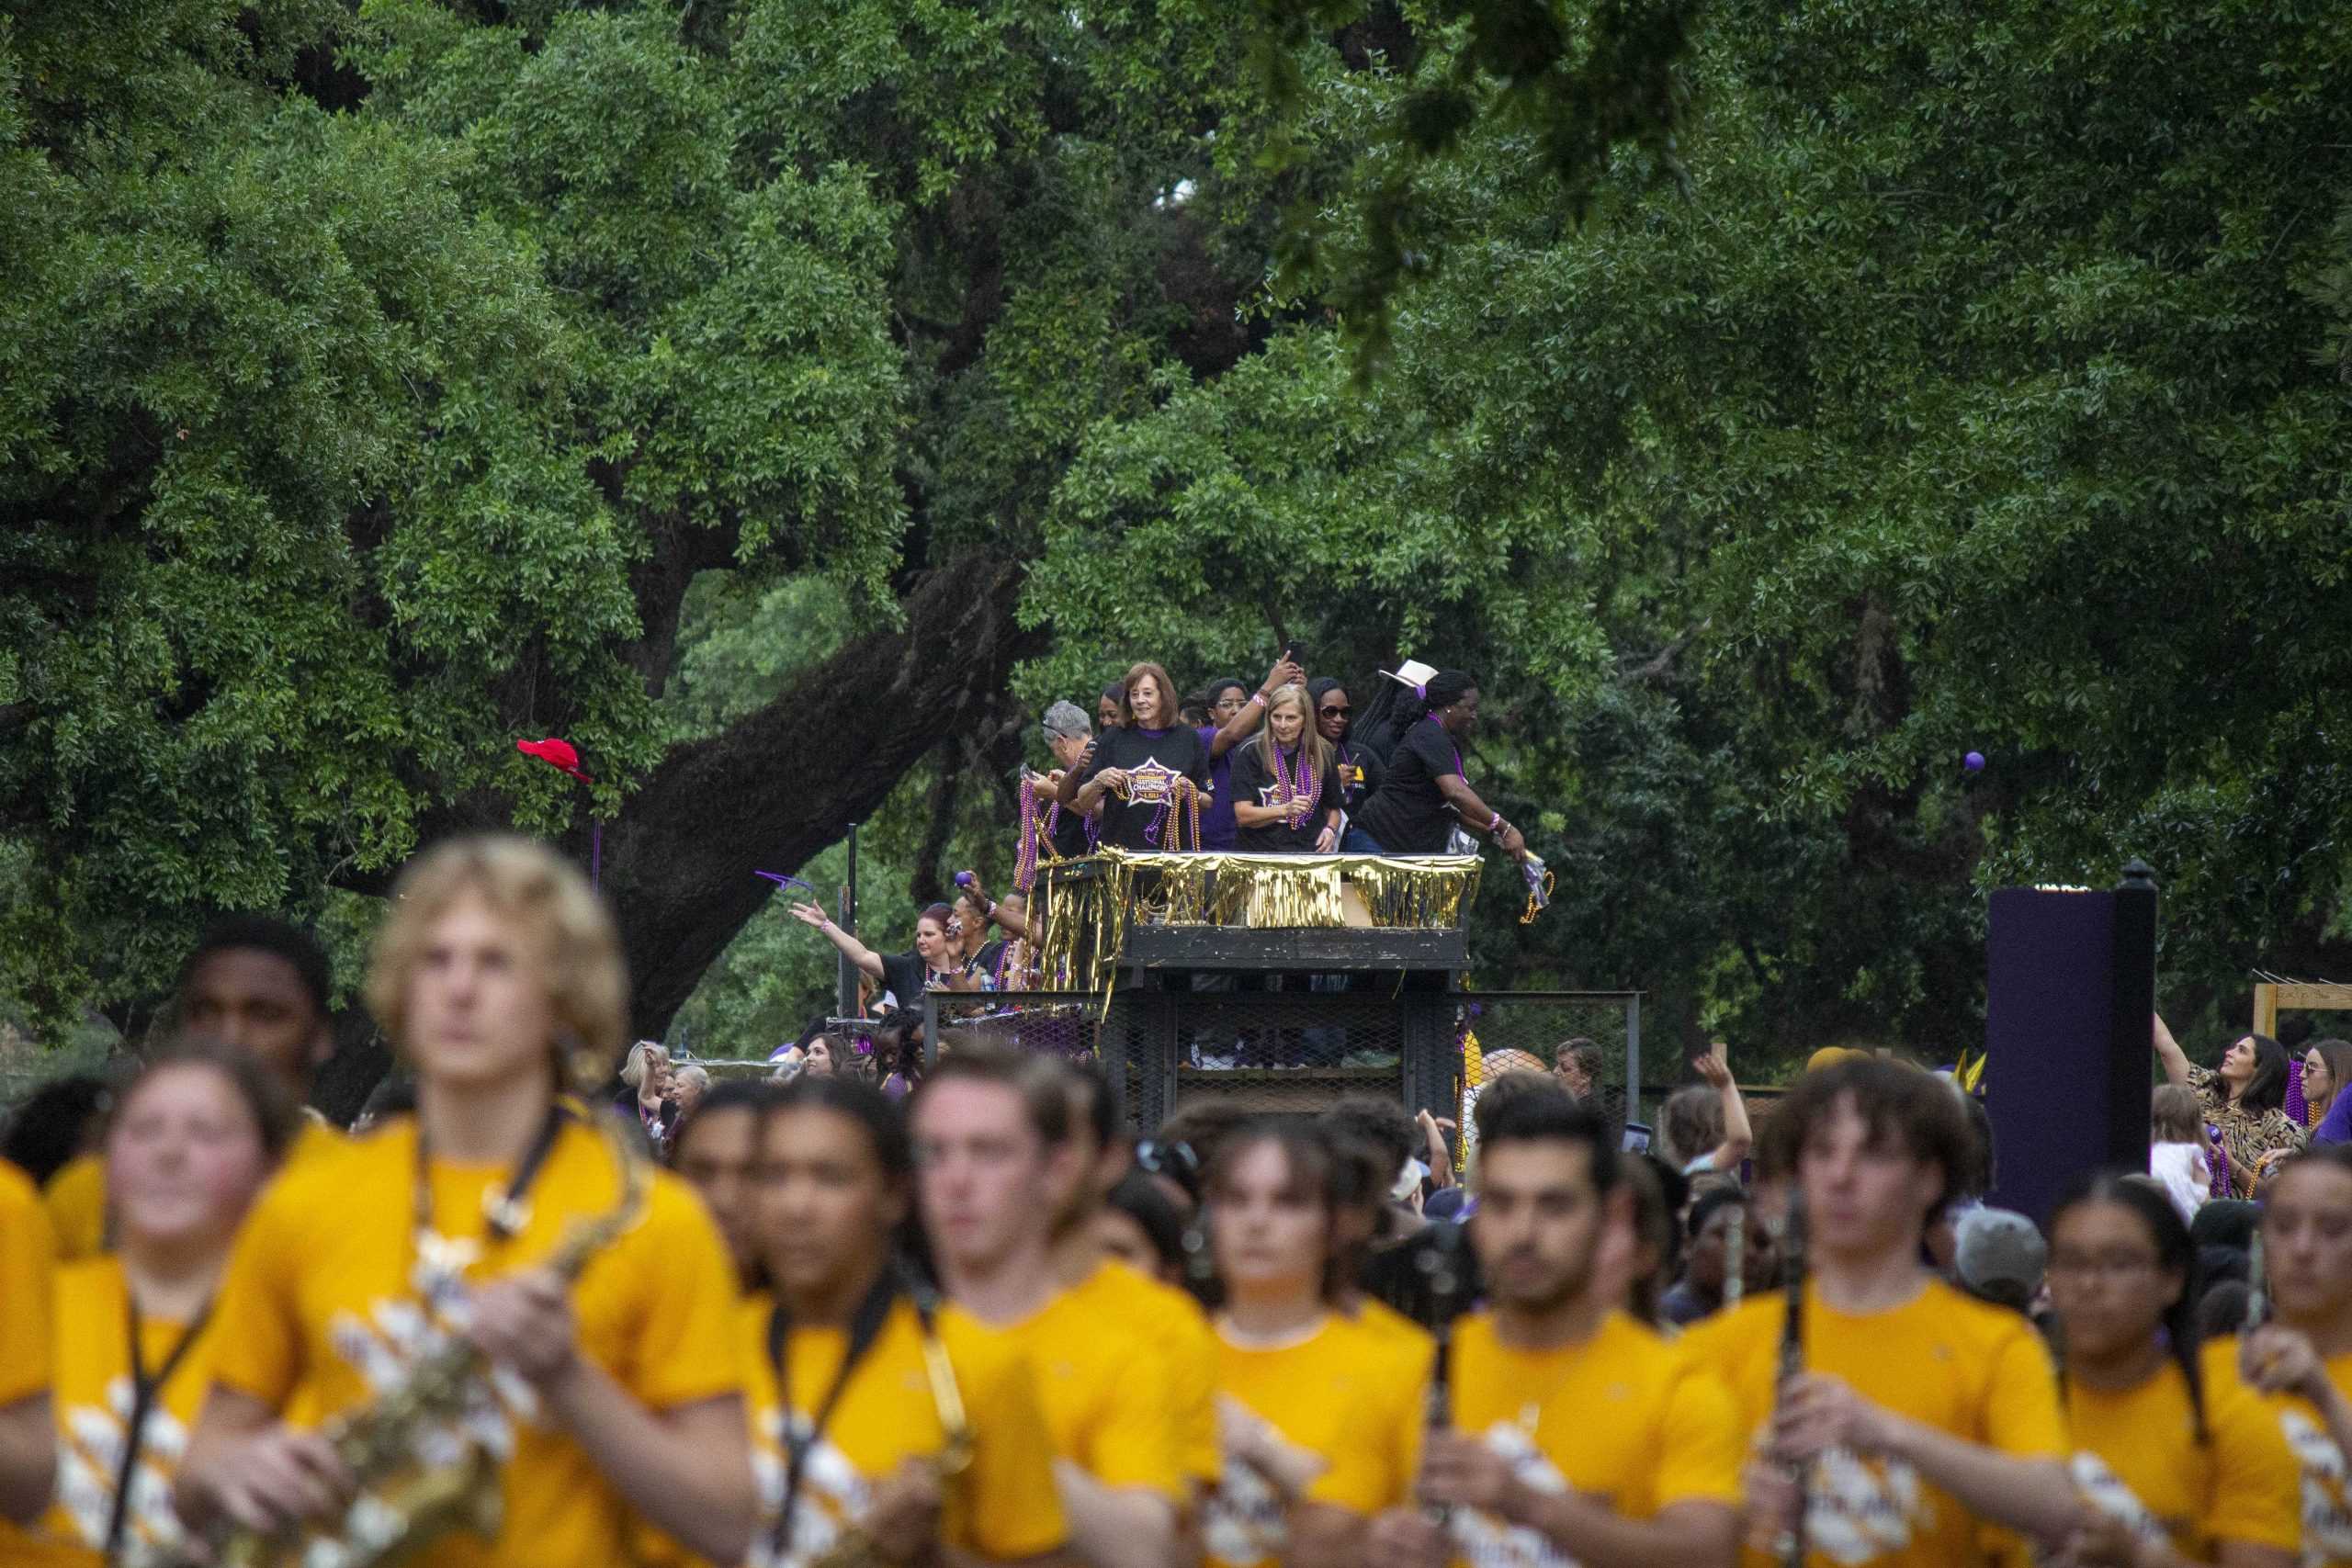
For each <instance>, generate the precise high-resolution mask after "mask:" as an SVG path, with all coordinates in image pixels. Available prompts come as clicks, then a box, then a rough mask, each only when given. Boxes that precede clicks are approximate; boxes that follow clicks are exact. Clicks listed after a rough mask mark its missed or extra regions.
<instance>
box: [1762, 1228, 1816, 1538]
mask: <svg viewBox="0 0 2352 1568" xmlns="http://www.w3.org/2000/svg"><path fill="white" fill-rule="evenodd" d="M1805 1272H1806V1269H1805V1239H1804V1192H1803V1191H1802V1190H1800V1189H1799V1188H1798V1187H1797V1186H1796V1185H1795V1184H1794V1183H1793V1182H1792V1183H1791V1184H1790V1187H1789V1218H1788V1224H1787V1226H1786V1228H1785V1229H1784V1230H1783V1231H1782V1233H1781V1297H1782V1300H1783V1301H1784V1302H1785V1303H1786V1305H1785V1308H1784V1310H1783V1314H1782V1316H1781V1365H1780V1370H1779V1373H1778V1375H1777V1377H1776V1378H1775V1379H1774V1382H1773V1385H1772V1408H1773V1409H1774V1410H1775V1411H1776V1412H1777V1411H1778V1410H1780V1409H1781V1406H1783V1405H1784V1404H1787V1403H1788V1398H1789V1389H1790V1386H1791V1385H1792V1383H1794V1382H1796V1380H1797V1379H1798V1378H1800V1377H1803V1376H1804V1280H1805ZM1812 1469H1813V1467H1812V1466H1811V1465H1810V1464H1809V1463H1807V1462H1806V1461H1804V1460H1801V1459H1800V1460H1792V1461H1789V1464H1788V1476H1789V1479H1790V1480H1791V1481H1792V1482H1794V1483H1796V1489H1797V1506H1796V1515H1795V1517H1794V1518H1793V1519H1792V1520H1791V1522H1790V1526H1789V1531H1788V1534H1787V1535H1786V1536H1785V1537H1784V1538H1783V1539H1782V1540H1781V1568H1804V1535H1805V1530H1804V1514H1805V1487H1806V1483H1807V1481H1808V1480H1809V1479H1810V1477H1811V1473H1812Z"/></svg>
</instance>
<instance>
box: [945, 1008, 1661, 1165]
mask: <svg viewBox="0 0 2352 1568" xmlns="http://www.w3.org/2000/svg"><path fill="white" fill-rule="evenodd" d="M1189 987H1190V988H1185V989H1157V988H1151V987H1128V988H1123V989H1120V990H1117V991H1114V992H1113V993H1112V995H1111V998H1110V999H1109V1003H1108V1006H1107V1007H1106V1006H1105V1005H1104V1003H1103V998H1101V997H1100V996H1088V995H1086V994H1084V993H1080V992H1041V991H1025V992H1013V993H1004V994H999V995H992V996H988V997H984V998H971V999H969V1000H967V999H964V998H955V999H952V1000H950V999H946V998H933V1005H934V1007H935V1008H936V1009H937V1010H938V1014H939V1027H940V1043H941V1045H942V1047H943V1048H944V1049H946V1050H950V1051H952V1050H954V1049H955V1048H956V1045H957V1044H958V1043H962V1042H965V1041H970V1040H989V1041H992V1042H995V1043H1001V1044H1006V1045H1011V1046H1013V1047H1015V1048H1017V1049H1021V1050H1025V1051H1037V1052H1043V1053H1046V1054H1049V1055H1065V1056H1067V1055H1085V1054H1089V1053H1095V1054H1099V1055H1100V1057H1101V1059H1102V1062H1103V1066H1104V1069H1105V1070H1106V1071H1107V1072H1108V1073H1109V1074H1110V1075H1111V1077H1112V1081H1113V1082H1114V1084H1116V1085H1118V1086H1119V1087H1120V1089H1121V1090H1122V1103H1123V1104H1124V1105H1125V1110H1126V1114H1127V1119H1128V1121H1129V1122H1130V1123H1131V1124H1132V1125H1134V1126H1135V1127H1136V1128H1137V1129H1138V1130H1148V1129H1150V1128H1152V1127H1156V1126H1158V1125H1159V1122H1161V1121H1162V1120H1164V1119H1165V1118H1166V1117H1167V1116H1168V1115H1169V1113H1170V1111H1174V1110H1175V1109H1176V1108H1177V1107H1178V1106H1180V1105H1183V1104H1186V1103H1189V1102H1191V1101H1193V1100H1201V1099H1211V1098H1213V1099H1216V1100H1224V1101H1227V1102H1230V1103H1232V1104H1233V1105H1234V1106H1235V1107H1236V1108H1238V1109H1240V1110H1244V1111H1258V1112H1272V1113H1284V1112H1295V1113H1299V1114H1312V1113H1314V1112H1316V1111H1320V1110H1322V1109H1323V1108H1324V1107H1325V1106H1328V1105H1329V1104H1330V1103H1331V1102H1332V1101H1333V1100H1338V1099H1340V1097H1342V1096H1344V1095H1350V1094H1377V1095H1381V1096H1385V1097H1391V1098H1396V1099H1398V1100H1402V1101H1403V1102H1404V1103H1406V1104H1408V1105H1418V1104H1422V1103H1426V1104H1429V1105H1430V1107H1431V1108H1432V1109H1434V1110H1436V1111H1438V1113H1439V1114H1441V1115H1447V1116H1453V1115H1456V1114H1457V1113H1458V1111H1459V1108H1460V1106H1461V1103H1462V1090H1463V1089H1464V1055H1465V1051H1467V1050H1468V1049H1469V1048H1470V1047H1472V1046H1474V1045H1475V1047H1476V1053H1477V1056H1478V1058H1479V1059H1481V1060H1483V1061H1484V1062H1486V1063H1488V1064H1492V1066H1489V1067H1488V1073H1489V1075H1491V1073H1492V1072H1493V1071H1495V1070H1499V1068H1500V1067H1501V1066H1503V1065H1504V1064H1507V1063H1511V1064H1516V1065H1517V1066H1522V1067H1533V1068H1536V1069H1538V1070H1542V1071H1545V1072H1549V1071H1551V1070H1552V1068H1553V1066H1554V1064H1555V1059H1556V1056H1557V1054H1558V1050H1559V1048H1560V1047H1561V1046H1562V1045H1563V1044H1566V1043H1573V1042H1578V1041H1589V1042H1591V1043H1592V1044H1593V1045H1594V1046H1596V1047H1597V1048H1598V1055H1599V1058H1600V1067H1599V1070H1598V1074H1597V1079H1598V1081H1597V1091H1598V1095H1599V1100H1600V1106H1601V1109H1602V1111H1603V1113H1604V1114H1605V1115H1606V1116H1608V1117H1609V1118H1610V1120H1611V1122H1623V1119H1624V1115H1625V1106H1626V1092H1625V1071H1626V1064H1627V1057H1628V1051H1627V1040H1628V1034H1629V1022H1630V1020H1629V1009H1628V1003H1627V1001H1626V999H1625V998H1624V997H1623V996H1622V995H1603V996H1592V995H1577V994H1573V993H1557V992H1532V993H1531V992H1500V993H1479V994H1465V993H1463V992H1458V991H1434V990H1419V991H1414V990H1405V989H1401V988H1400V987H1398V986H1397V982H1396V978H1395V977H1394V976H1370V975H1360V976H1308V975H1270V974H1262V973H1245V974H1239V975H1215V974H1199V975H1194V976H1192V978H1191V980H1190V982H1189Z"/></svg>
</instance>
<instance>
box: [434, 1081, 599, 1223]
mask: <svg viewBox="0 0 2352 1568" xmlns="http://www.w3.org/2000/svg"><path fill="white" fill-rule="evenodd" d="M569 1121H571V1111H567V1110H565V1109H564V1108H563V1105H562V1103H561V1102H560V1101H558V1102H556V1103H554V1104H551V1105H549V1106H548V1114H547V1120H546V1121H544V1122H540V1123H539V1130H538V1133H537V1135H536V1136H535V1137H533V1138H532V1140H531V1146H530V1147H529V1148H527V1149H526V1150H524V1151H523V1157H522V1159H521V1160H519V1161H518V1162H516V1164H515V1175H514V1176H513V1178H512V1179H509V1180H508V1181H507V1183H506V1190H505V1191H504V1192H503V1193H500V1194H497V1195H496V1196H491V1195H488V1194H485V1195H484V1197H483V1199H482V1221H483V1225H484V1228H485V1229H486V1230H487V1231H488V1232H489V1233H490V1239H491V1240H492V1241H493V1242H498V1243H502V1244H503V1243H505V1242H509V1241H512V1240H514V1239H515V1236H516V1235H518V1234H520V1233H521V1231H522V1229H523V1227H524V1226H525V1225H527V1224H530V1223H531V1205H530V1203H529V1202H528V1201H527V1200H528V1198H529V1195H530V1191H531V1184H532V1183H533V1182H535V1181H537V1179H538V1178H539V1171H540V1168H542V1167H544V1166H545V1165H546V1164H547V1163H548V1156H549V1155H551V1154H553V1153H554V1152H555V1145H556V1140H557V1138H558V1137H560V1135H561V1134H562V1133H563V1124H564V1123H565V1122H569ZM413 1211H414V1212H413V1219H414V1228H413V1239H414V1240H415V1242H416V1243H418V1244H419V1245H420V1246H421V1244H422V1242H423V1240H424V1237H425V1236H426V1235H429V1234H431V1232H432V1230H433V1147H432V1143H431V1140H429V1139H428V1138H427V1137H426V1136H425V1134H424V1122H423V1121H422V1120H420V1121H419V1122H417V1125H416V1190H415V1198H414V1202H413Z"/></svg>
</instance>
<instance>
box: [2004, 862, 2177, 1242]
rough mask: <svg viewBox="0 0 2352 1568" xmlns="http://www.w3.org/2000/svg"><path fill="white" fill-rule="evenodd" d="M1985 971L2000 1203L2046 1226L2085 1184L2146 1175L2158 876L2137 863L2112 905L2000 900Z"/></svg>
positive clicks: (2020, 892) (2049, 892)
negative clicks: (2061, 1201)
mask: <svg viewBox="0 0 2352 1568" xmlns="http://www.w3.org/2000/svg"><path fill="white" fill-rule="evenodd" d="M1985 970H1986V975H1985V1111H1986V1112H1987V1113H1988V1115H1989V1116H1990V1117H1991V1119H1992V1123H1993V1154H1994V1176H1993V1193H1992V1197H1991V1199H1990V1201H1992V1202H1994V1203H1996V1204H1997V1205H1999V1206H2000V1207H2002V1208H2005V1209H2015V1210H2017V1211H2018V1212H2019V1213H2024V1214H2027V1215H2029V1216H2030V1217H2031V1218H2032V1219H2033V1220H2034V1222H2035V1223H2036V1224H2040V1223H2041V1222H2042V1221H2044V1220H2046V1219H2047V1218H2048V1217H2049V1210H2050V1205H2051V1202H2052V1200H2054V1199H2055V1198H2056V1197H2057V1195H2058V1192H2059V1190H2060V1189H2061V1188H2063V1187H2064V1186H2065V1185H2066V1183H2067V1182H2068V1181H2069V1180H2070V1179H2073V1178H2074V1177H2075V1176H2077V1175H2079V1174H2080V1173H2082V1172H2084V1171H2086V1170H2095V1169H2098V1168H2101V1167H2114V1168H2120V1169H2124V1170H2145V1169H2147V1168H2148V1097H2149V1094H2150V1093H2151V1091H2152V1089H2154V1067H2153V1066H2152V1063H2153V1061H2154V1029H2153V1021H2154V1016H2155V1008H2156V882H2155V876H2154V873H2152V872H2151V871H2150V870H2149V869H2148V867H2147V866H2146V865H2144V864H2143V863H2140V862H2139V861H2133V862H2132V863H2131V864H2130V865H2128V866H2126V867H2124V870H2123V880H2122V882H2121V883H2120V884H2119V885H2118V886H2116V887H2115V888H2114V890H2113V891H2111V892H2105V893H2099V892H2093V891H2090V890H2088V889H2080V890H2076V889H2063V888H2041V887H2005V888H2002V889H2001V890H2000V891H1998V892H1996V893H1995V894H1994V895H1993V903H1992V909H1991V916H1990V923H1989V930H1988V932H1987V936H1986V941H1985Z"/></svg>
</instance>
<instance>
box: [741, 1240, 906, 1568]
mask: <svg viewBox="0 0 2352 1568" xmlns="http://www.w3.org/2000/svg"><path fill="white" fill-rule="evenodd" d="M898 1299H899V1266H898V1262H897V1260H896V1259H892V1260H890V1261H888V1262H886V1263H884V1264H883V1266H882V1272H881V1273H880V1274H879V1275H878V1276H876V1279H875V1281H874V1284H873V1286H872V1287H871V1288H870V1289H869V1290H867V1292H865V1300H864V1301H862V1302H860V1303H858V1306H857V1311H856V1313H855V1314H853V1315H852V1316H851V1318H850V1324H849V1344H848V1346H847V1347H846V1348H843V1350H842V1365H841V1370H840V1371H837V1372H835V1373H834V1374H833V1383H832V1386H831V1388H829V1389H827V1390H826V1391H825V1397H824V1398H823V1399H822V1400H821V1401H820V1402H819V1403H818V1405H817V1412H816V1415H815V1416H813V1417H812V1418H811V1419H810V1421H809V1431H808V1433H807V1435H806V1436H803V1435H802V1434H800V1433H798V1432H796V1431H794V1430H793V1427H792V1319H791V1318H790V1317H789V1316H788V1315H787V1314H786V1312H785V1310H784V1303H782V1302H778V1303H776V1305H775V1311H774V1312H772V1313H770V1314H768V1365H770V1366H772V1367H774V1368H775V1393H776V1404H777V1407H778V1408H779V1409H780V1410H781V1411H782V1412H783V1417H784V1418H783V1422H782V1426H783V1428H784V1430H783V1438H784V1455H785V1457H784V1505H783V1506H782V1507H780V1508H778V1509H777V1510H776V1516H775V1535H774V1536H772V1537H771V1538H770V1546H771V1551H770V1555H771V1556H772V1557H773V1558H774V1559H775V1561H776V1562H778V1563H779V1564H780V1563H782V1562H784V1561H785V1556H786V1551H788V1550H789V1549H790V1547H791V1545H792V1517H793V1515H794V1513H795V1512H797V1509H798V1507H799V1505H800V1483H801V1481H802V1479H803V1478H804V1477H805V1476H806V1475H807V1474H808V1471H809V1453H810V1451H811V1450H814V1449H815V1448H816V1446H817V1445H818V1444H819V1443H820V1442H821V1441H822V1440H823V1439H824V1436H825V1428H826V1427H827V1426H829V1425H831V1421H832V1419H833V1410H834V1408H835V1407H836V1406H837V1405H839V1404H841V1402H842V1394H844V1393H848V1392H849V1380H850V1376H851V1374H852V1373H854V1372H855V1371H857V1364H858V1363H859V1362H860V1361H863V1360H864V1359H865V1353H866V1352H867V1351H868V1350H871V1349H872V1348H874V1342H875V1341H876V1339H879V1338H881V1337H882V1328H883V1325H885V1324H887V1323H888V1321H889V1319H890V1304H891V1303H893V1302H895V1301H897V1300H898Z"/></svg>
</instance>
